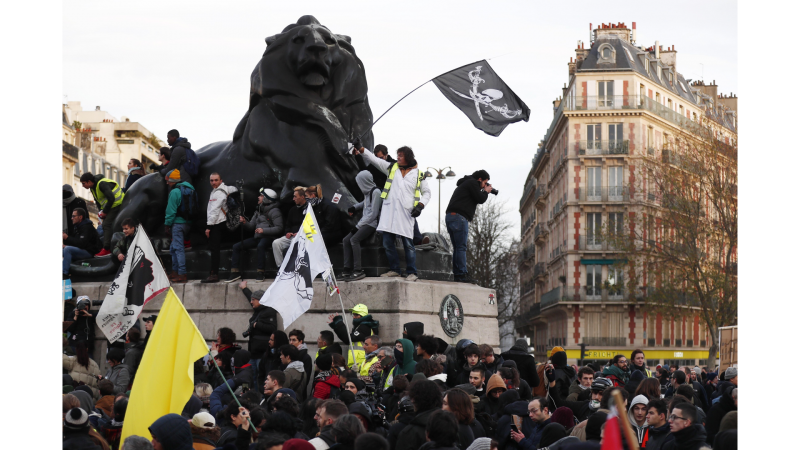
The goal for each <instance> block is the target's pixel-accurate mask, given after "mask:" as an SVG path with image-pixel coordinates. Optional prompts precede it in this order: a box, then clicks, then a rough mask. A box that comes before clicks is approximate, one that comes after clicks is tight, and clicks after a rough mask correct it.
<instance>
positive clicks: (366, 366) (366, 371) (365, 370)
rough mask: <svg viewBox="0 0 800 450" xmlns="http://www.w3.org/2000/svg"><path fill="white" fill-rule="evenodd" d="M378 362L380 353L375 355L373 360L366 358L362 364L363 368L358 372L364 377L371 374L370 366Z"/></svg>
mask: <svg viewBox="0 0 800 450" xmlns="http://www.w3.org/2000/svg"><path fill="white" fill-rule="evenodd" d="M376 362H378V355H377V354H376V355H375V356H373V357H372V359H371V360H369V361H366V360H365V361H364V363H363V364H361V370H359V371H358V374H359V375H360V376H362V377H367V376H369V369H370V367H372V366H373V365H375V363H376Z"/></svg>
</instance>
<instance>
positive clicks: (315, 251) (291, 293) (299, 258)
mask: <svg viewBox="0 0 800 450" xmlns="http://www.w3.org/2000/svg"><path fill="white" fill-rule="evenodd" d="M330 267H331V260H330V258H329V257H328V250H326V249H325V241H324V240H323V239H322V233H320V231H319V225H318V224H317V219H316V217H314V209H313V208H311V207H308V208H306V218H305V219H304V220H303V225H302V226H301V227H300V229H299V230H297V234H296V235H295V236H294V238H293V239H292V243H291V244H289V249H288V250H286V256H284V258H283V263H282V264H281V268H280V270H278V276H277V277H275V281H274V282H273V283H272V284H271V285H270V286H269V289H267V292H266V293H265V294H264V296H263V297H261V304H262V305H264V306H269V307H270V308H273V309H275V310H276V311H278V313H279V314H280V315H281V317H282V318H283V327H284V328H288V327H289V325H291V323H292V322H294V321H295V319H297V318H298V317H300V315H302V314H303V313H304V312H306V311H308V309H309V308H310V307H311V300H312V299H313V298H314V288H313V286H312V284H311V282H312V281H313V280H314V278H316V277H317V275H319V274H320V273H322V272H324V271H325V270H328V269H329V268H330Z"/></svg>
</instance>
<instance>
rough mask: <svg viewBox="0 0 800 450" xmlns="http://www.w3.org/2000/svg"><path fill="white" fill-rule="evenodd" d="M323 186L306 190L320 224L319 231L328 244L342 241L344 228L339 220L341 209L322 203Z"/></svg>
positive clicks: (308, 200) (307, 198) (307, 197)
mask: <svg viewBox="0 0 800 450" xmlns="http://www.w3.org/2000/svg"><path fill="white" fill-rule="evenodd" d="M322 200H323V197H322V185H319V184H318V185H316V186H309V187H307V188H306V201H307V202H308V203H310V204H311V207H312V208H314V215H315V216H316V218H317V223H318V224H319V231H320V233H321V234H322V236H324V238H325V239H326V240H327V241H328V242H337V241H341V240H342V237H343V235H342V226H341V221H340V220H339V209H338V208H337V207H336V206H334V205H332V204H329V203H325V202H323V201H322Z"/></svg>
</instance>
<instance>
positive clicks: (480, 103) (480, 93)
mask: <svg viewBox="0 0 800 450" xmlns="http://www.w3.org/2000/svg"><path fill="white" fill-rule="evenodd" d="M433 83H434V84H436V87H438V88H439V90H440V91H442V94H444V96H445V97H447V99H448V100H450V101H451V102H452V103H453V104H454V105H456V107H457V108H458V109H460V110H461V112H463V113H464V114H466V115H467V117H469V120H471V121H472V124H473V125H475V128H478V129H480V130H482V131H483V132H484V133H486V134H488V135H491V136H500V133H502V132H503V130H504V129H505V128H506V126H508V124H511V123H514V122H519V121H520V120H524V121H525V122H527V121H528V118H530V115H531V110H530V109H528V107H527V106H525V103H524V102H523V101H522V100H521V99H520V98H519V97H517V94H515V93H514V91H512V90H511V88H510V87H508V85H506V84H505V83H504V82H503V80H501V79H500V77H499V76H497V74H496V73H495V72H494V70H492V68H491V67H490V66H489V63H488V62H486V61H485V60H484V61H478V62H474V63H472V64H467V65H466V66H463V67H459V68H458V69H455V70H451V71H450V72H447V73H445V74H442V75H439V76H438V77H436V78H434V79H433Z"/></svg>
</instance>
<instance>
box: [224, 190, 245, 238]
mask: <svg viewBox="0 0 800 450" xmlns="http://www.w3.org/2000/svg"><path fill="white" fill-rule="evenodd" d="M224 210H225V224H226V225H227V226H228V230H231V231H233V230H235V229H236V228H238V227H239V225H240V223H239V216H241V215H242V205H241V203H239V199H237V198H236V196H235V195H230V194H228V198H227V199H226V200H225V209H224Z"/></svg>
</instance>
